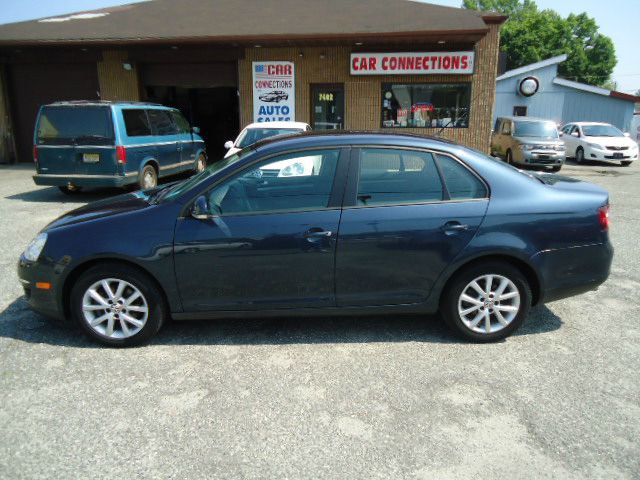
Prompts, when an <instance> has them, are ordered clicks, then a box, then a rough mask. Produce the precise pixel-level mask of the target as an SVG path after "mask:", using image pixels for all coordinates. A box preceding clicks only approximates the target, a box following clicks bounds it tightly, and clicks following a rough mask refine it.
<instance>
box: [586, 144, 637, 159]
mask: <svg viewBox="0 0 640 480" xmlns="http://www.w3.org/2000/svg"><path fill="white" fill-rule="evenodd" d="M584 158H585V160H600V161H607V162H609V161H616V162H619V161H623V162H633V161H634V160H637V159H638V149H634V150H631V149H628V150H609V149H600V148H593V147H587V148H586V150H585V152H584Z"/></svg>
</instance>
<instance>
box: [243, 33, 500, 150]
mask: <svg viewBox="0 0 640 480" xmlns="http://www.w3.org/2000/svg"><path fill="white" fill-rule="evenodd" d="M498 32H499V25H497V24H494V25H490V26H489V32H488V33H487V35H486V36H485V37H484V38H482V40H480V41H479V42H478V43H477V44H476V72H475V74H474V75H473V76H468V75H423V76H420V75H385V76H366V77H364V76H363V77H360V76H351V74H350V71H349V58H350V53H351V51H352V49H351V47H345V46H327V47H302V48H295V47H287V48H254V47H251V48H247V49H246V51H245V58H244V59H243V60H240V61H239V62H238V75H239V84H240V106H241V116H240V122H241V126H245V125H247V124H248V123H251V122H252V121H253V118H252V115H253V107H252V105H253V104H252V102H253V89H252V72H251V66H252V62H254V61H268V60H281V61H291V62H294V63H295V81H296V120H298V121H303V122H309V121H310V118H309V115H310V108H311V107H310V103H309V102H310V90H311V88H310V84H312V83H342V84H344V88H345V127H346V128H347V129H350V130H379V129H380V128H381V125H380V121H381V119H380V117H381V104H382V99H381V95H382V92H381V90H382V83H389V82H397V83H419V82H432V83H456V82H471V84H472V85H471V113H470V120H469V128H447V129H444V130H443V131H442V135H441V136H442V137H443V138H447V139H451V140H454V141H456V142H459V143H462V144H464V145H468V146H470V147H473V148H477V149H480V150H483V151H486V152H488V151H489V143H490V139H491V119H492V115H493V110H492V109H493V103H494V99H495V78H496V68H497V60H498ZM387 131H388V130H387ZM397 131H398V133H417V134H419V135H434V134H436V133H438V132H439V131H440V129H438V128H403V129H398V130H397Z"/></svg>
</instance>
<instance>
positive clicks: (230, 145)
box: [224, 140, 233, 150]
mask: <svg viewBox="0 0 640 480" xmlns="http://www.w3.org/2000/svg"><path fill="white" fill-rule="evenodd" d="M224 148H226V149H227V150H229V149H230V148H233V142H232V141H231V140H227V141H226V142H224Z"/></svg>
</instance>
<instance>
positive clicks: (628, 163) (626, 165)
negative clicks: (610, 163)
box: [620, 162, 631, 167]
mask: <svg viewBox="0 0 640 480" xmlns="http://www.w3.org/2000/svg"><path fill="white" fill-rule="evenodd" d="M620 165H622V166H623V167H628V166H629V165H631V162H620Z"/></svg>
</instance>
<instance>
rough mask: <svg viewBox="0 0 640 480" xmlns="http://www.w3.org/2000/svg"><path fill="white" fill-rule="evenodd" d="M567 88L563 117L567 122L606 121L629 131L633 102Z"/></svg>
mask: <svg viewBox="0 0 640 480" xmlns="http://www.w3.org/2000/svg"><path fill="white" fill-rule="evenodd" d="M561 88H563V89H565V90H566V91H565V93H564V95H565V101H564V111H563V118H564V119H566V120H565V123H566V122H577V121H581V122H606V123H610V124H612V125H615V126H616V127H618V128H620V129H622V130H625V131H628V130H629V128H630V125H631V119H632V118H633V108H634V104H633V102H628V101H626V100H622V99H619V98H615V97H605V96H603V95H598V94H596V93H589V92H582V91H580V90H574V89H571V88H568V87H561Z"/></svg>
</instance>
